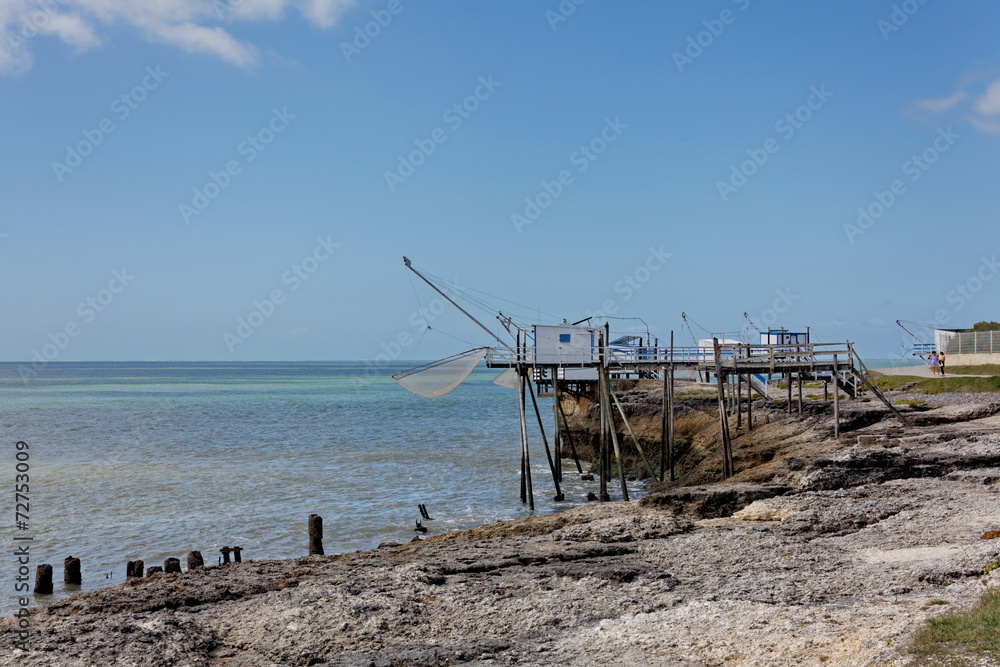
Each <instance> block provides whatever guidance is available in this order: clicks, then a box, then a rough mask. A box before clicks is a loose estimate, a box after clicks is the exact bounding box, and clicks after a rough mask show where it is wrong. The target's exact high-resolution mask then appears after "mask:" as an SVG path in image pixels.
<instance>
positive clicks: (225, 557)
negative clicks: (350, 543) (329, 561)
mask: <svg viewBox="0 0 1000 667" xmlns="http://www.w3.org/2000/svg"><path fill="white" fill-rule="evenodd" d="M232 552H233V550H232V549H230V548H229V547H222V548H221V549H219V553H220V554H222V564H223V565H225V564H226V563H228V562H229V554H231V553H232ZM309 555H310V556H312V555H313V554H312V553H310V554H309ZM320 555H321V556H322V554H320ZM150 569H152V568H150Z"/></svg>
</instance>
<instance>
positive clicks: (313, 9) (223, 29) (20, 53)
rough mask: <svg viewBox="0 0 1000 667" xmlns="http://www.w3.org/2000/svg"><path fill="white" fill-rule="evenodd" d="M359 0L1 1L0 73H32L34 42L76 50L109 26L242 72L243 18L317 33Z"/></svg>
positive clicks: (249, 56) (249, 51)
mask: <svg viewBox="0 0 1000 667" xmlns="http://www.w3.org/2000/svg"><path fill="white" fill-rule="evenodd" d="M355 2H356V0H141V1H134V2H124V1H123V0H0V30H2V35H3V37H2V38H0V75H2V74H8V75H9V74H15V75H16V74H21V73H23V72H25V71H27V70H28V69H30V68H31V66H32V63H33V62H34V59H33V57H32V51H33V49H35V48H37V47H38V44H36V43H35V40H36V39H37V38H38V36H40V35H44V36H47V37H56V38H58V39H59V40H61V41H62V42H64V43H65V44H67V45H69V46H71V47H73V48H74V49H76V50H77V51H86V50H88V49H93V48H96V47H98V46H100V45H101V32H102V29H103V28H106V27H108V26H112V25H113V26H127V27H130V28H133V29H135V30H137V31H138V32H139V33H140V34H141V35H142V36H143V38H145V39H147V40H149V41H151V42H160V43H164V44H169V45H171V46H175V47H177V48H180V49H182V50H184V51H186V52H188V53H202V54H206V55H210V56H213V57H216V58H220V59H222V60H224V61H226V62H229V63H232V64H234V65H237V66H240V67H247V66H250V65H253V64H255V63H257V62H258V60H259V53H258V49H257V47H256V46H254V45H253V44H250V43H247V42H245V41H241V40H239V39H237V38H236V37H234V36H233V34H232V33H231V32H230V31H229V29H228V28H229V27H230V26H231V25H233V24H234V23H237V22H240V21H279V20H282V19H283V18H284V17H285V14H286V12H287V10H288V9H290V8H291V9H293V10H296V11H298V12H299V13H300V14H301V15H302V16H304V17H305V18H306V20H308V21H309V22H311V23H313V24H314V25H316V26H318V27H320V28H329V27H331V26H333V25H334V24H336V22H337V21H338V20H339V19H340V18H341V16H342V15H343V13H344V12H345V11H346V10H347V9H349V8H350V7H351V6H352V5H354V4H355Z"/></svg>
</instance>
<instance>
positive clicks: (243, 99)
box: [0, 0, 1000, 361]
mask: <svg viewBox="0 0 1000 667" xmlns="http://www.w3.org/2000/svg"><path fill="white" fill-rule="evenodd" d="M578 2H579V4H577V3H578ZM0 22H2V23H3V24H4V37H3V39H2V46H0V113H2V118H3V120H4V122H3V123H2V124H0V151H2V155H3V159H2V160H0V169H2V174H0V184H2V185H0V188H2V196H3V202H4V206H3V207H2V209H0V210H2V214H0V234H2V235H3V236H2V237H0V272H2V273H3V282H2V285H3V287H2V299H3V303H4V310H5V316H4V317H3V319H2V321H3V326H2V335H0V359H4V360H10V361H27V360H31V359H32V357H33V356H35V355H36V354H40V355H42V356H43V357H45V358H46V359H49V360H52V361H73V360H203V359H204V360H207V359H219V360H258V359H259V360H266V359H287V360H299V359H375V358H376V357H377V356H378V355H383V357H382V358H391V359H394V360H395V359H399V360H406V359H428V358H435V357H439V356H445V355H448V354H451V353H454V352H459V351H461V350H464V349H467V348H469V347H473V346H474V345H482V344H488V343H489V342H490V341H489V339H488V338H487V337H486V336H485V334H484V333H483V332H481V331H479V330H478V329H477V328H476V327H475V326H474V325H470V323H469V322H468V321H466V320H465V318H464V316H462V315H461V314H459V313H457V311H455V310H454V309H451V308H450V307H449V308H448V309H442V308H441V307H440V302H438V301H435V298H434V294H433V293H432V292H431V291H430V290H429V288H427V287H426V286H424V285H422V284H420V283H419V281H418V280H417V279H416V278H415V277H414V276H412V274H409V273H408V272H407V271H406V269H405V268H404V267H403V263H402V256H403V255H407V256H408V257H410V258H411V259H412V260H413V262H414V264H415V265H417V266H418V267H422V268H424V269H426V270H428V271H430V272H431V273H433V274H435V275H437V276H440V277H444V278H447V279H449V280H454V281H456V282H457V283H458V284H459V285H460V286H463V289H467V288H475V289H477V290H482V291H484V292H486V293H488V294H489V295H490V296H484V295H482V294H479V293H478V292H473V293H471V294H474V295H477V296H480V297H482V298H483V299H484V300H485V301H487V302H488V303H489V304H493V310H490V307H489V306H487V307H486V308H483V309H482V310H476V311H475V312H474V314H476V315H479V316H481V317H482V318H483V319H484V321H486V322H487V324H488V325H490V326H491V327H495V326H496V320H495V315H496V308H500V309H502V310H504V312H505V313H507V314H511V313H512V314H516V315H518V316H519V320H518V321H520V322H521V323H529V322H530V321H532V320H536V319H538V320H541V321H543V322H551V321H552V320H553V318H555V319H556V320H557V321H559V320H561V319H562V318H567V319H568V320H570V321H574V320H579V319H582V318H584V317H587V316H591V315H595V316H597V317H599V316H600V315H601V313H602V312H603V313H604V314H608V315H612V316H613V317H616V318H626V319H614V320H612V321H611V323H612V327H613V328H614V329H616V330H619V331H623V330H630V329H635V328H638V329H641V330H643V331H645V330H646V327H647V326H648V327H649V330H650V332H651V335H653V336H658V337H660V338H661V339H666V338H667V337H668V336H669V332H670V330H671V329H673V330H675V331H676V336H677V340H678V342H680V343H687V342H688V341H689V340H690V337H689V336H688V335H687V333H686V332H684V331H683V329H682V326H683V322H682V320H681V313H682V312H686V313H687V314H688V315H689V316H690V318H691V319H692V320H693V321H694V322H696V323H697V325H698V326H703V327H705V328H706V329H708V330H711V331H714V332H722V331H727V332H734V331H737V330H739V329H741V328H743V327H744V325H745V324H746V320H745V319H744V318H743V313H744V312H746V313H749V315H750V316H751V318H752V319H754V320H755V321H756V322H757V323H758V324H771V325H775V326H778V325H783V326H787V327H790V328H792V329H799V328H802V327H806V326H809V327H811V329H812V331H814V332H815V334H816V340H817V341H823V342H836V341H843V340H852V341H856V342H857V344H858V346H859V349H860V350H861V351H862V354H863V355H865V356H867V357H870V358H871V357H887V356H892V355H897V356H898V355H899V354H900V353H901V352H902V347H901V339H900V332H899V330H898V328H897V327H896V325H895V323H894V321H895V320H896V319H897V318H898V319H903V320H908V321H922V322H932V323H935V322H936V323H938V324H940V325H942V326H946V327H963V326H970V325H971V324H972V323H974V322H976V321H979V320H983V319H987V320H992V319H1000V316H998V315H1000V313H998V312H997V302H998V294H1000V280H995V281H994V280H993V278H994V277H995V276H996V273H997V272H998V270H1000V267H997V266H996V264H995V261H996V260H995V253H996V251H997V243H996V239H997V233H996V231H995V230H996V226H997V222H998V220H997V217H998V213H997V211H998V210H1000V206H998V203H1000V201H998V200H1000V188H998V187H997V184H996V177H997V173H998V172H997V157H998V148H1000V46H998V45H997V44H998V41H997V35H998V33H1000V6H998V5H996V4H995V3H992V2H986V1H985V0H971V1H970V2H965V3H952V4H946V3H943V2H939V1H938V2H936V1H934V0H926V1H925V2H923V3H921V2H919V0H909V1H908V2H897V3H892V2H872V1H871V0H864V1H861V0H847V1H844V2H837V3H832V2H830V3H801V2H768V3H765V2H762V1H761V0H735V1H733V0H713V1H711V2H698V3H694V2H687V3H664V2H641V1H640V2H631V3H611V2H601V1H599V0H587V1H585V2H580V0H577V2H573V0H563V2H561V3H560V2H557V1H555V0H549V1H541V2H521V1H509V2H503V3H485V2H465V3H457V2H451V3H433V2H428V1H426V0H424V1H422V2H418V1H416V0H393V1H391V2H390V1H389V0H358V1H357V2H350V1H344V0H303V1H301V2H291V1H289V0H218V2H216V1H215V0H148V1H146V2H140V3H134V5H127V4H126V3H118V2H112V1H111V0H79V1H77V0H44V1H40V0H0ZM366 31H367V33H368V34H367V35H366V34H365V33H366ZM859 209H860V211H859ZM466 294H469V292H466ZM494 297H502V298H504V299H509V300H511V301H514V302H516V303H517V304H519V305H512V304H509V303H506V302H502V301H499V300H498V299H496V298H494ZM420 308H424V309H429V310H430V313H429V317H425V316H424V315H421V313H420V310H419V309H420ZM633 317H639V318H642V320H643V322H644V323H643V322H639V321H638V320H632V319H627V318H633ZM428 321H430V324H431V329H430V330H427V328H426V326H425V322H428ZM241 322H242V323H241ZM698 326H696V328H695V333H696V335H698V336H699V337H701V336H704V335H707V334H706V332H705V331H704V330H702V329H700V328H698ZM46 346H48V347H46Z"/></svg>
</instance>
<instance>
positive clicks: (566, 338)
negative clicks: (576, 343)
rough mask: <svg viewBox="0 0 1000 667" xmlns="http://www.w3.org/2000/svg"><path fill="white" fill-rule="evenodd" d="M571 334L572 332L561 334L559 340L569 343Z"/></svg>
mask: <svg viewBox="0 0 1000 667" xmlns="http://www.w3.org/2000/svg"><path fill="white" fill-rule="evenodd" d="M571 335H572V334H559V342H560V343H568V342H569V337H570V336H571Z"/></svg>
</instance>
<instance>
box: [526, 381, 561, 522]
mask: <svg viewBox="0 0 1000 667" xmlns="http://www.w3.org/2000/svg"><path fill="white" fill-rule="evenodd" d="M552 372H553V373H555V369H554V368H553V370H552ZM528 393H529V394H530V395H531V405H532V407H534V409H535V418H536V419H537V420H538V432H539V433H541V434H542V444H543V445H545V457H546V458H547V459H548V460H549V471H550V472H551V473H552V483H553V484H554V485H555V487H556V495H555V498H553V500H554V501H556V502H560V501H562V500H565V499H566V497H565V496H564V495H563V492H562V489H561V488H559V477H560V474H559V471H558V470H557V468H556V464H557V463H559V465H560V467H561V462H560V461H558V459H557V460H556V461H553V460H552V452H551V451H550V450H549V439H548V438H546V437H545V426H543V425H542V413H541V411H540V410H539V409H538V399H536V398H535V387H534V385H532V384H531V380H528Z"/></svg>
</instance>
